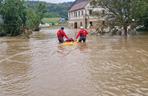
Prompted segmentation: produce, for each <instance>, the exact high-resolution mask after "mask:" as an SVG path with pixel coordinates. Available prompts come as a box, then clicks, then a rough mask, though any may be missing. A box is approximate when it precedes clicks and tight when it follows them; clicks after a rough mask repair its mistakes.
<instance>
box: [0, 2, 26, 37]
mask: <svg viewBox="0 0 148 96" xmlns="http://www.w3.org/2000/svg"><path fill="white" fill-rule="evenodd" d="M1 14H2V17H3V21H4V25H3V29H4V32H6V34H8V35H10V36H16V35H20V34H21V28H22V26H25V22H26V17H25V16H26V15H25V14H26V12H25V6H24V1H23V0H4V1H3V4H2V9H1Z"/></svg>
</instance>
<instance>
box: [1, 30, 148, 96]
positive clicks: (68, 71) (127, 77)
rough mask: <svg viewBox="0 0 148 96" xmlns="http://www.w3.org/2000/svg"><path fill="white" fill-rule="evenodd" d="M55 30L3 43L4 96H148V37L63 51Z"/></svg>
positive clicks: (91, 41)
mask: <svg viewBox="0 0 148 96" xmlns="http://www.w3.org/2000/svg"><path fill="white" fill-rule="evenodd" d="M55 30H56V29H53V30H47V29H46V30H42V31H41V32H36V33H34V34H33V35H32V36H31V38H30V39H29V40H27V39H24V38H20V37H15V38H12V37H11V38H10V37H7V38H6V37H5V38H0V96H148V35H138V36H133V37H127V38H124V37H119V36H113V37H110V36H89V38H88V40H87V43H86V44H78V45H75V46H61V45H59V44H58V42H57V39H56V36H55ZM66 31H67V32H69V33H70V34H71V33H72V32H73V30H70V29H66ZM74 35H75V34H72V35H71V36H74Z"/></svg>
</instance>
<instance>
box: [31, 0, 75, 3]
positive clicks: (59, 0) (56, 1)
mask: <svg viewBox="0 0 148 96" xmlns="http://www.w3.org/2000/svg"><path fill="white" fill-rule="evenodd" d="M32 1H46V2H50V3H62V2H69V1H75V0H32Z"/></svg>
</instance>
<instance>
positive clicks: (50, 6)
mask: <svg viewBox="0 0 148 96" xmlns="http://www.w3.org/2000/svg"><path fill="white" fill-rule="evenodd" d="M37 3H38V1H28V5H29V6H30V7H31V6H34V5H36V4H37ZM44 3H45V2H44ZM72 3H73V2H65V3H58V4H55V3H45V4H47V10H48V12H47V13H46V14H45V17H48V18H53V17H54V18H55V17H62V18H66V19H67V17H68V9H69V8H70V6H71V5H72Z"/></svg>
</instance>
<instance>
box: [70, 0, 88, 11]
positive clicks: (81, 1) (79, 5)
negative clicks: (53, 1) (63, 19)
mask: <svg viewBox="0 0 148 96" xmlns="http://www.w3.org/2000/svg"><path fill="white" fill-rule="evenodd" d="M88 3H89V0H76V1H75V2H74V3H73V4H72V6H71V8H70V10H69V11H75V10H79V9H83V8H85V6H86V5H87V4H88Z"/></svg>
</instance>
